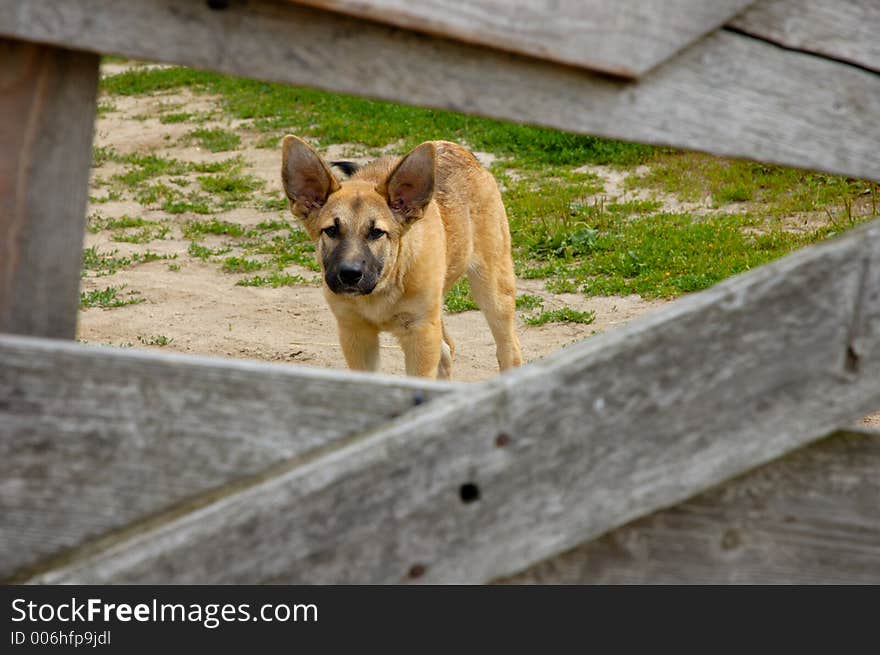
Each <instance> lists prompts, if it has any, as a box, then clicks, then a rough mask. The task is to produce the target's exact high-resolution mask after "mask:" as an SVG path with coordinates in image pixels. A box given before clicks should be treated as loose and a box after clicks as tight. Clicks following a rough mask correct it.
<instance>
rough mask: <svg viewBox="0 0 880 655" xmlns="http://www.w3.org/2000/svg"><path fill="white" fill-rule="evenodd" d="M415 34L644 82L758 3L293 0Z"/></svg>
mask: <svg viewBox="0 0 880 655" xmlns="http://www.w3.org/2000/svg"><path fill="white" fill-rule="evenodd" d="M295 1H296V2H297V3H298V4H303V5H310V6H313V7H317V8H318V9H330V10H332V11H338V12H342V13H345V14H348V15H351V16H358V17H360V18H366V19H369V20H375V21H379V22H382V23H388V24H391V25H396V26H398V27H404V28H407V29H411V30H415V31H417V32H425V33H428V34H434V35H437V36H440V37H449V38H453V39H460V40H462V41H466V42H468V43H475V44H478V45H486V46H491V47H494V48H498V49H501V50H507V51H510V52H516V53H520V54H523V55H528V56H532V57H537V58H539V59H546V60H549V61H555V62H558V63H562V64H568V65H571V66H579V67H582V68H588V69H592V70H598V71H602V72H605V73H611V74H612V75H622V76H625V77H639V76H641V75H644V74H645V73H647V72H648V71H649V70H650V69H652V68H654V67H655V66H657V65H658V64H659V63H660V62H662V61H665V60H666V59H668V58H669V57H671V56H672V55H674V54H675V53H676V52H678V51H679V50H681V49H682V48H684V47H686V46H688V45H690V44H691V43H693V42H694V41H696V40H697V39H698V38H700V37H701V36H703V35H705V34H707V33H709V32H711V31H713V30H715V29H717V28H718V27H720V26H721V25H722V24H724V23H725V22H726V21H727V20H728V19H730V18H732V17H733V16H735V15H736V14H737V13H738V12H740V11H742V10H743V9H744V8H746V7H747V6H748V5H750V4H752V3H753V1H754V0H722V1H720V2H719V1H717V0H716V1H714V2H704V1H703V0H666V1H665V2H663V3H662V4H660V3H656V2H653V3H652V2H644V0H616V1H615V2H608V1H607V0H562V1H561V2H560V1H559V0H537V1H536V0H513V1H511V0H474V1H472V2H467V3H463V2H457V1H455V0H421V1H420V2H412V0H295Z"/></svg>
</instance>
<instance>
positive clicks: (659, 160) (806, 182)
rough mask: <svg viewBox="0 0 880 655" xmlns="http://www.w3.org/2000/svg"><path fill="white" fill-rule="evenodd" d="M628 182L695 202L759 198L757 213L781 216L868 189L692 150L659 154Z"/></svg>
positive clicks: (866, 185) (821, 175)
mask: <svg viewBox="0 0 880 655" xmlns="http://www.w3.org/2000/svg"><path fill="white" fill-rule="evenodd" d="M626 184H627V185H628V186H629V187H649V188H656V189H660V190H662V191H665V192H667V193H674V194H676V195H677V196H678V197H680V198H682V199H683V200H688V201H692V202H697V201H700V200H702V199H703V198H705V197H707V196H709V197H711V198H712V200H713V202H714V203H715V204H716V205H723V204H725V203H728V202H744V201H751V202H755V203H761V204H762V205H763V206H762V207H761V212H762V213H764V214H768V215H771V216H781V215H785V214H792V213H796V212H811V211H821V210H823V209H825V208H827V207H829V206H831V205H837V204H839V203H840V202H841V199H843V198H854V197H857V196H859V195H861V194H864V193H868V192H870V188H871V183H870V182H867V181H864V180H853V179H851V178H846V177H842V176H837V175H826V174H824V173H811V172H809V171H802V170H798V169H795V168H787V167H784V166H772V165H769V164H760V163H756V162H749V161H736V160H730V159H723V158H721V157H713V156H711V155H701V154H697V153H668V152H667V153H664V154H661V155H658V156H657V157H655V161H654V162H653V164H652V166H651V168H650V170H649V171H648V172H647V173H645V174H643V175H639V176H632V177H630V178H628V179H627V181H626Z"/></svg>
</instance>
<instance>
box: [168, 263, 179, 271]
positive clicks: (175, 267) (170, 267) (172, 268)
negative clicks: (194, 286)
mask: <svg viewBox="0 0 880 655" xmlns="http://www.w3.org/2000/svg"><path fill="white" fill-rule="evenodd" d="M168 270H169V271H171V272H172V273H177V272H178V271H180V264H168Z"/></svg>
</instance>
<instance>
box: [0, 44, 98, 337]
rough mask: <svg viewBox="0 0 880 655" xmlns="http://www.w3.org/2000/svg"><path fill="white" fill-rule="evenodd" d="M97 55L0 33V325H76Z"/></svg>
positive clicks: (68, 332) (66, 333)
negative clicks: (21, 40)
mask: <svg viewBox="0 0 880 655" xmlns="http://www.w3.org/2000/svg"><path fill="white" fill-rule="evenodd" d="M97 85H98V57H97V56H96V55H93V54H90V53H82V52H72V51H69V50H64V49H61V48H55V47H49V46H42V45H35V44H28V43H23V42H20V41H14V40H10V39H3V38H0V332H14V333H18V334H32V335H37V336H45V337H66V338H69V339H72V338H73V337H74V335H75V334H76V319H77V312H78V309H79V274H80V266H81V262H82V242H83V234H84V230H85V215H86V201H87V199H88V180H89V165H90V163H91V159H92V127H93V124H94V120H95V98H96V92H97Z"/></svg>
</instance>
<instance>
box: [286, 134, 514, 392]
mask: <svg viewBox="0 0 880 655" xmlns="http://www.w3.org/2000/svg"><path fill="white" fill-rule="evenodd" d="M282 150H283V161H282V167H281V177H282V180H283V182H284V190H285V192H286V193H287V197H288V198H289V199H290V209H291V211H292V212H293V214H294V216H296V217H297V218H299V219H300V221H302V224H303V226H304V227H305V229H306V231H307V232H308V233H309V235H310V236H311V238H312V239H313V240H314V241H315V246H316V251H317V257H318V261H319V262H320V263H321V267H322V269H323V274H324V295H325V297H326V299H327V303H328V304H329V305H330V309H331V310H332V312H333V314H334V315H335V316H336V320H337V322H338V324H339V340H340V343H341V345H342V352H343V354H344V355H345V360H346V362H348V365H349V367H350V368H352V369H356V370H368V371H375V370H376V369H377V368H378V365H379V332H380V331H389V332H391V333H392V334H394V335H395V336H396V337H397V339H398V341H399V342H400V345H401V346H402V348H403V352H404V355H405V358H406V372H407V374H408V375H419V376H423V377H440V378H449V377H450V375H451V373H452V357H453V353H454V347H453V343H452V339H451V338H450V337H449V333H448V332H447V331H446V329H445V326H444V325H443V320H442V316H441V313H442V308H443V298H444V295H445V294H446V292H448V291H449V289H450V288H451V287H452V285H453V284H455V282H456V281H457V280H458V279H459V278H460V277H461V276H462V275H464V274H465V273H466V274H467V276H468V279H469V280H470V284H471V290H472V292H473V295H474V299H475V300H476V302H477V305H479V307H480V309H482V310H483V313H484V314H485V316H486V319H487V321H488V322H489V327H490V329H491V330H492V335H493V337H494V338H495V345H496V353H497V356H498V365H499V367H500V368H501V370H504V369H506V368H510V367H512V366H519V365H520V364H521V363H522V356H521V354H520V348H519V340H518V339H517V337H516V334H515V333H514V309H515V277H514V274H513V261H512V259H511V255H510V229H509V227H508V224H507V214H506V213H505V211H504V205H503V204H502V202H501V194H500V193H499V191H498V186H497V185H496V183H495V179H494V178H493V177H492V175H491V174H490V173H489V172H488V171H486V170H485V169H484V168H482V167H481V166H480V164H479V162H478V161H477V160H476V158H475V157H474V156H473V154H471V153H470V152H469V151H468V150H466V149H465V148H462V147H461V146H458V145H456V144H454V143H449V142H447V141H428V142H425V143H423V144H421V145H420V146H418V147H416V148H415V149H414V150H412V151H411V152H410V153H409V154H408V155H406V156H405V157H403V158H402V159H401V158H397V157H385V158H382V159H379V160H377V161H374V162H372V163H371V164H368V165H367V166H365V167H363V168H360V169H358V168H357V167H356V166H355V165H353V164H350V163H349V162H341V165H342V166H341V167H342V168H345V169H347V171H348V172H349V173H351V177H350V178H349V179H347V180H344V181H342V182H339V181H337V179H336V178H335V177H334V175H333V173H332V172H331V171H330V168H329V167H328V166H327V164H325V163H324V161H323V160H322V159H321V157H320V156H319V155H318V153H316V152H315V150H314V149H312V147H311V146H309V145H308V144H307V143H306V142H305V141H303V140H302V139H300V138H298V137H295V136H286V137H285V138H284V142H283V145H282Z"/></svg>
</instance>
